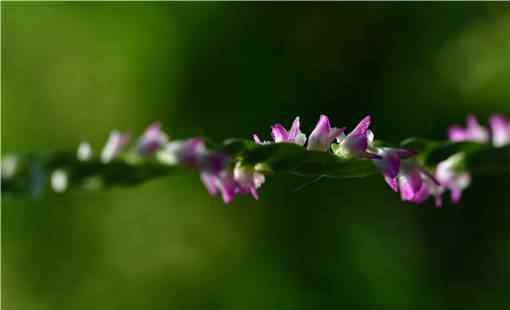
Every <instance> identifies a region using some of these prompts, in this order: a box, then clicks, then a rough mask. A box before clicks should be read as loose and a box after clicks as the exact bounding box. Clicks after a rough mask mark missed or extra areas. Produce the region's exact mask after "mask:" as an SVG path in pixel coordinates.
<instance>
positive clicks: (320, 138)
mask: <svg viewBox="0 0 510 310" xmlns="http://www.w3.org/2000/svg"><path fill="white" fill-rule="evenodd" d="M344 130H345V128H335V127H333V128H332V127H331V125H330V123H329V119H328V117H327V116H326V115H321V116H320V118H319V121H318V122H317V125H315V128H314V130H313V131H312V133H311V134H310V137H309V138H308V146H307V149H308V150H313V151H316V150H317V151H324V152H325V151H327V150H329V148H330V147H331V143H333V141H335V139H336V138H338V137H339V136H340V135H341V134H342V133H343V132H344Z"/></svg>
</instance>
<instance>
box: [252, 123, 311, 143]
mask: <svg viewBox="0 0 510 310" xmlns="http://www.w3.org/2000/svg"><path fill="white" fill-rule="evenodd" d="M299 127H300V124H299V116H297V117H296V118H295V119H294V121H293V122H292V126H291V127H290V130H289V131H287V129H285V127H283V125H282V124H279V123H277V124H274V125H273V126H271V136H272V137H273V141H274V142H275V143H280V142H283V143H294V144H297V145H304V144H305V142H306V136H305V134H303V133H302V132H301V130H300V128H299ZM253 139H254V140H255V142H256V143H257V144H268V143H270V142H269V141H262V140H260V138H259V136H257V135H256V134H254V135H253Z"/></svg>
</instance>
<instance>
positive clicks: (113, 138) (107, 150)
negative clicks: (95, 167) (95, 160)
mask: <svg viewBox="0 0 510 310" xmlns="http://www.w3.org/2000/svg"><path fill="white" fill-rule="evenodd" d="M128 142H129V134H127V133H120V132H118V131H117V130H113V131H112V132H111V133H110V136H109V137H108V140H107V141H106V144H105V146H104V147H103V150H102V151H101V161H102V162H103V163H108V162H110V161H112V160H113V159H114V158H115V157H116V156H117V155H119V153H120V152H121V151H122V149H123V148H124V146H126V144H127V143H128Z"/></svg>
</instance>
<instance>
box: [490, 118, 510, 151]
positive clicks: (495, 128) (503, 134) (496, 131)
mask: <svg viewBox="0 0 510 310" xmlns="http://www.w3.org/2000/svg"><path fill="white" fill-rule="evenodd" d="M490 126H491V129H492V144H493V145H494V146H495V147H502V146H505V145H508V144H510V120H509V119H507V118H506V117H504V116H503V115H493V116H492V117H491V118H490Z"/></svg>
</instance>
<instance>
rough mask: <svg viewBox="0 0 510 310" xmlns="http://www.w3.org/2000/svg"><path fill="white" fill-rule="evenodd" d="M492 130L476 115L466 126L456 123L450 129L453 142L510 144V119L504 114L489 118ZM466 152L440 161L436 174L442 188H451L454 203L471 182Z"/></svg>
mask: <svg viewBox="0 0 510 310" xmlns="http://www.w3.org/2000/svg"><path fill="white" fill-rule="evenodd" d="M489 124H490V130H489V129H487V128H486V127H483V126H482V125H480V123H479V122H478V120H477V119H476V117H475V116H472V115H470V116H468V117H467V119H466V127H462V126H458V125H454V126H451V127H450V129H449V130H448V138H449V139H450V141H452V142H477V143H490V142H492V145H493V146H494V147H503V146H505V145H509V144H510V120H508V119H507V118H505V117H504V116H502V115H493V116H492V117H491V118H490V119H489ZM464 160H465V154H464V153H463V152H460V153H457V154H454V155H452V156H450V157H449V158H447V159H446V160H444V161H442V162H440V163H439V164H438V165H437V167H436V173H435V176H436V178H437V180H438V181H439V183H440V184H441V190H442V191H445V190H449V191H450V193H451V200H452V202H454V203H458V202H459V201H460V198H461V195H462V191H463V190H464V189H466V188H467V187H468V186H469V185H470V183H471V174H470V173H469V171H468V170H467V169H466V168H465V165H464Z"/></svg>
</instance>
